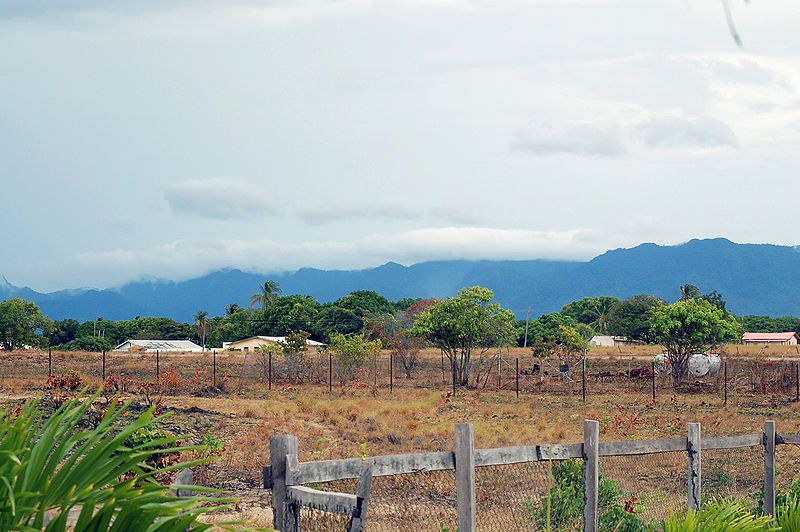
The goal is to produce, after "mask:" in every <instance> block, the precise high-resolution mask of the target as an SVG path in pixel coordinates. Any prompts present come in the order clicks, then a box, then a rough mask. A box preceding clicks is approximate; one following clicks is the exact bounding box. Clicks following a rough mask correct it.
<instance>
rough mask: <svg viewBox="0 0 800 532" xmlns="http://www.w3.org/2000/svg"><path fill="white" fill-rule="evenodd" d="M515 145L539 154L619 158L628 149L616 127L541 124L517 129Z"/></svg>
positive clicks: (515, 147) (514, 147)
mask: <svg viewBox="0 0 800 532" xmlns="http://www.w3.org/2000/svg"><path fill="white" fill-rule="evenodd" d="M515 137H516V138H515V139H514V141H513V142H512V144H511V148H512V149H513V150H516V151H525V152H530V153H533V154H536V155H550V154H559V153H561V154H570V155H585V156H589V157H618V156H620V155H622V154H623V153H624V152H625V147H624V146H623V144H622V139H621V137H620V132H619V130H618V129H617V128H616V127H615V126H610V127H599V126H594V125H590V124H564V125H562V126H559V127H556V126H553V125H550V124H539V125H537V126H533V127H526V128H523V129H520V130H519V131H517V133H516V135H515Z"/></svg>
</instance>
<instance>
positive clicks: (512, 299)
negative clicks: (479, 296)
mask: <svg viewBox="0 0 800 532" xmlns="http://www.w3.org/2000/svg"><path fill="white" fill-rule="evenodd" d="M267 279H273V280H275V281H277V282H278V283H280V286H281V289H282V290H283V293H284V294H285V295H288V294H305V295H310V296H313V297H315V298H316V299H317V300H318V301H321V302H326V301H333V300H336V299H338V298H340V297H342V296H344V295H347V294H349V293H350V292H352V291H354V290H374V291H376V292H378V293H379V294H381V295H383V296H385V297H387V298H388V299H390V300H393V301H396V300H399V299H402V298H405V297H424V298H427V297H436V298H444V297H448V296H453V295H455V293H456V292H457V291H458V290H459V289H460V288H463V287H465V286H474V285H481V286H486V287H488V288H491V289H492V290H494V292H495V296H496V298H497V300H498V301H499V302H500V303H501V304H502V305H503V306H504V307H506V308H510V309H511V310H513V311H514V313H516V314H517V316H519V317H524V316H525V313H526V311H527V308H528V306H530V308H531V316H532V317H537V316H539V315H541V314H544V313H547V312H553V311H557V310H560V309H561V307H562V306H564V305H565V304H566V303H569V302H570V301H573V300H576V299H580V298H582V297H586V296H600V295H609V296H616V297H618V298H620V299H624V298H626V297H629V296H632V295H636V294H641V293H648V294H653V295H656V296H659V297H662V298H664V299H666V300H667V301H674V300H676V299H677V298H678V297H679V296H680V292H679V286H680V285H683V284H686V283H691V284H694V285H697V286H699V287H700V289H701V290H702V291H703V292H704V293H705V292H710V291H712V290H717V291H718V292H720V293H721V294H722V295H723V298H724V299H725V300H726V301H727V303H728V309H729V310H731V311H732V312H734V313H737V314H756V315H770V316H773V317H777V316H785V315H795V316H800V286H799V285H798V284H797V283H796V280H797V279H800V251H798V248H795V247H788V246H776V245H772V244H735V243H733V242H731V241H729V240H726V239H724V238H716V239H706V240H692V241H690V242H687V243H685V244H681V245H677V246H659V245H656V244H641V245H639V246H636V247H634V248H630V249H615V250H612V251H608V252H606V253H604V254H602V255H600V256H598V257H595V258H594V259H592V260H590V261H588V262H576V261H548V260H527V261H437V262H423V263H420V264H414V265H412V266H402V265H400V264H396V263H393V262H389V263H387V264H384V265H383V266H379V267H377V268H371V269H365V270H354V271H338V270H336V271H326V270H318V269H313V268H302V269H300V270H298V271H296V272H292V273H288V272H287V273H281V274H266V275H265V274H254V273H247V272H242V271H240V270H235V269H229V270H220V271H216V272H212V273H210V274H208V275H205V276H203V277H199V278H196V279H190V280H188V281H181V282H172V281H137V282H133V283H128V284H126V285H124V286H122V287H119V288H114V289H106V290H63V291H58V292H51V293H47V294H42V293H38V292H35V291H33V290H31V289H29V288H18V287H15V286H13V285H11V284H9V283H8V282H7V281H6V280H5V278H3V277H2V276H0V299H6V298H8V297H17V296H18V297H23V298H25V299H29V300H32V301H34V302H36V304H37V305H39V307H40V308H41V309H42V311H43V312H44V313H45V314H47V315H48V316H50V317H51V318H52V319H63V318H65V317H71V318H75V319H77V320H79V321H84V320H89V319H94V318H97V317H103V318H105V319H111V320H120V319H129V318H133V317H136V316H162V317H169V318H173V319H176V320H179V321H184V322H188V321H191V316H192V314H193V313H194V312H197V311H198V310H207V311H209V312H210V313H211V315H212V316H216V315H220V314H222V313H223V311H224V306H225V305H227V304H229V303H238V304H239V305H241V306H247V305H248V301H249V298H250V295H252V294H253V293H255V292H256V290H257V285H258V283H260V282H263V281H264V280H267Z"/></svg>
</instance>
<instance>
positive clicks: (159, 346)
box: [114, 340, 203, 353]
mask: <svg viewBox="0 0 800 532" xmlns="http://www.w3.org/2000/svg"><path fill="white" fill-rule="evenodd" d="M114 351H121V352H124V353H155V352H156V351H162V352H163V351H181V352H188V353H202V352H203V348H202V347H201V346H199V345H197V344H196V343H194V342H190V341H189V340H126V341H125V342H122V343H121V344H119V345H118V346H117V347H115V348H114Z"/></svg>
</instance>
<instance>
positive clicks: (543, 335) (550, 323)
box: [528, 312, 578, 346]
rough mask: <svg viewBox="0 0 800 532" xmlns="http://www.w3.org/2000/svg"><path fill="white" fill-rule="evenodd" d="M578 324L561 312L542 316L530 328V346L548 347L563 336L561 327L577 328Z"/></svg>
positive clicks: (531, 323)
mask: <svg viewBox="0 0 800 532" xmlns="http://www.w3.org/2000/svg"><path fill="white" fill-rule="evenodd" d="M577 325H578V322H577V321H576V320H575V318H573V317H572V316H570V315H567V314H562V313H560V312H551V313H550V314H542V315H541V316H539V317H538V318H536V319H535V320H533V321H532V322H530V324H529V326H528V344H529V345H539V346H542V345H547V344H552V343H553V342H555V341H557V340H558V338H559V336H560V335H561V327H573V328H574V327H576V326H577Z"/></svg>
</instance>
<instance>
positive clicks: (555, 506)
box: [523, 460, 656, 532]
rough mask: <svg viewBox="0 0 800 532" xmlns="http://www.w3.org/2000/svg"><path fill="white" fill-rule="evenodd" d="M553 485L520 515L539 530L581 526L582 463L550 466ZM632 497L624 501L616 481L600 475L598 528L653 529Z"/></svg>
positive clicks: (632, 531)
mask: <svg viewBox="0 0 800 532" xmlns="http://www.w3.org/2000/svg"><path fill="white" fill-rule="evenodd" d="M552 475H553V482H554V485H553V487H552V488H551V489H550V490H549V493H548V495H547V496H546V497H544V498H543V499H542V500H541V501H539V507H538V508H534V507H532V505H531V504H530V503H528V505H527V509H526V508H525V507H523V514H525V515H526V517H527V518H528V520H529V521H531V522H533V523H534V524H535V525H536V527H537V528H538V529H547V528H549V527H552V529H554V530H572V529H576V530H577V529H580V525H581V517H582V507H583V464H582V462H581V461H580V460H565V461H563V462H560V463H557V464H555V465H554V466H553V469H552ZM634 503H635V499H634V498H630V499H628V500H627V501H625V500H624V494H623V492H622V490H621V489H620V488H619V481H616V480H611V479H607V478H604V477H603V475H600V477H599V485H598V501H597V510H598V515H599V517H598V525H599V529H600V530H614V531H617V532H646V531H651V530H656V528H655V526H654V525H653V524H647V523H644V522H643V521H642V520H641V519H640V518H639V516H638V515H636V511H635V508H634Z"/></svg>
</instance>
